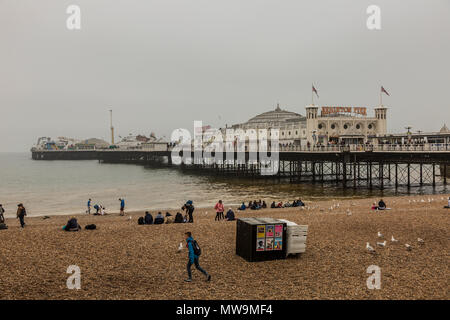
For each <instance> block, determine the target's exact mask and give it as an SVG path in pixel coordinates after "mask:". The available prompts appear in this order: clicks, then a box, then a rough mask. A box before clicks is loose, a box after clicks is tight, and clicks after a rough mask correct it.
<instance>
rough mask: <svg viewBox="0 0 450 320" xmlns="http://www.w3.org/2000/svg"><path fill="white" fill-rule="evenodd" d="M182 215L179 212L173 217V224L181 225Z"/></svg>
mask: <svg viewBox="0 0 450 320" xmlns="http://www.w3.org/2000/svg"><path fill="white" fill-rule="evenodd" d="M183 222H184V221H183V215H182V214H181V213H180V212H177V214H176V215H175V221H174V223H183Z"/></svg>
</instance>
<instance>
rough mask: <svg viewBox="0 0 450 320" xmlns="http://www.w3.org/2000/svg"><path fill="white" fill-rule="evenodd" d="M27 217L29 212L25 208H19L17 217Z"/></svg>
mask: <svg viewBox="0 0 450 320" xmlns="http://www.w3.org/2000/svg"><path fill="white" fill-rule="evenodd" d="M26 215H27V211H26V210H25V207H18V208H17V217H20V216H22V217H24V216H26Z"/></svg>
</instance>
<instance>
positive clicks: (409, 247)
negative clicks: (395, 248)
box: [405, 243, 412, 251]
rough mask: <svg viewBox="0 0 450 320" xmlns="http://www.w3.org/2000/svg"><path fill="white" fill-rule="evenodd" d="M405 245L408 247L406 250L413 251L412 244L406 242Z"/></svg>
mask: <svg viewBox="0 0 450 320" xmlns="http://www.w3.org/2000/svg"><path fill="white" fill-rule="evenodd" d="M405 247H406V250H408V251H411V249H412V248H411V246H410V245H409V244H407V243H405Z"/></svg>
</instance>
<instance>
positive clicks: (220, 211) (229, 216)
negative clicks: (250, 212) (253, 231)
mask: <svg viewBox="0 0 450 320" xmlns="http://www.w3.org/2000/svg"><path fill="white" fill-rule="evenodd" d="M214 210H216V217H215V218H214V220H215V221H220V220H226V221H234V220H235V216H234V211H233V209H231V208H228V211H227V213H226V215H224V211H225V207H224V205H223V202H222V200H219V201H218V202H217V203H216V205H215V206H214Z"/></svg>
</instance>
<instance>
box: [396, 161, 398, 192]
mask: <svg viewBox="0 0 450 320" xmlns="http://www.w3.org/2000/svg"><path fill="white" fill-rule="evenodd" d="M395 188H396V189H397V188H398V163H396V164H395Z"/></svg>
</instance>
